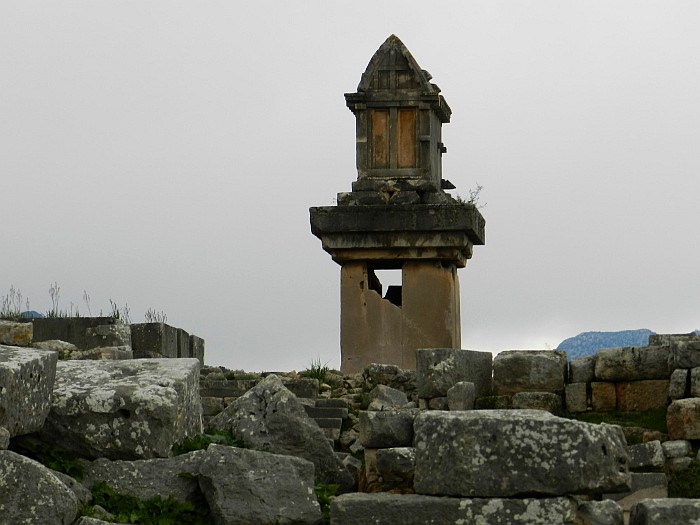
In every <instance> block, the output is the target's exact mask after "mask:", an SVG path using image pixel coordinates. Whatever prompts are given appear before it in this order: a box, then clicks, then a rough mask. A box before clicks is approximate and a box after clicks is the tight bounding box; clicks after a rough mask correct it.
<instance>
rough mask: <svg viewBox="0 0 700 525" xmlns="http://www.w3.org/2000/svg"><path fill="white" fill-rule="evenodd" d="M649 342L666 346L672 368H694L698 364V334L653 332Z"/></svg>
mask: <svg viewBox="0 0 700 525" xmlns="http://www.w3.org/2000/svg"><path fill="white" fill-rule="evenodd" d="M649 344H650V345H656V346H668V347H670V349H671V354H672V359H671V361H672V366H673V368H695V367H696V366H700V335H698V334H696V333H695V332H691V333H689V334H653V335H650V336H649Z"/></svg>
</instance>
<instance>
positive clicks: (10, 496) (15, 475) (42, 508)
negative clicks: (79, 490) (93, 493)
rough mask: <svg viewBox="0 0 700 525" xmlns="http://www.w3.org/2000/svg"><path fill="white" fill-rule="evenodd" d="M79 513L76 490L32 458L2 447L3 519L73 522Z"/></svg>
mask: <svg viewBox="0 0 700 525" xmlns="http://www.w3.org/2000/svg"><path fill="white" fill-rule="evenodd" d="M77 515H78V500H77V498H76V497H75V494H73V491H72V490H71V489H69V488H68V487H67V486H66V485H64V484H63V483H62V482H61V481H60V480H59V479H58V478H57V477H56V476H54V475H53V474H52V472H51V471H50V470H49V469H47V468H46V467H44V466H43V465H42V464H40V463H37V462H36V461H33V460H31V459H29V458H26V457H24V456H20V455H19V454H15V453H14V452H10V451H9V450H1V451H0V523H2V524H7V525H22V524H25V525H36V524H39V523H40V524H41V525H70V524H71V523H73V521H74V520H75V518H76V517H77Z"/></svg>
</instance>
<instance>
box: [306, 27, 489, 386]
mask: <svg viewBox="0 0 700 525" xmlns="http://www.w3.org/2000/svg"><path fill="white" fill-rule="evenodd" d="M430 78H431V77H430V74H429V73H428V72H427V71H425V70H423V69H421V68H420V66H419V65H418V64H417V63H416V61H415V59H414V58H413V56H411V53H409V51H408V49H406V47H405V46H404V45H403V43H402V42H401V41H400V40H399V39H398V38H397V37H396V36H394V35H392V36H390V37H389V38H388V39H387V40H386V41H385V42H384V43H383V44H382V45H381V47H380V48H379V49H378V50H377V52H376V53H375V54H374V56H373V57H372V59H371V60H370V62H369V65H368V66H367V70H366V71H365V72H364V74H363V75H362V78H361V79H360V84H359V86H358V87H357V93H347V94H346V95H345V100H346V103H347V105H348V108H350V111H352V112H353V114H354V115H355V120H356V136H357V180H356V181H355V182H353V184H352V191H351V192H348V193H339V194H338V201H337V202H338V204H337V206H324V207H316V208H311V209H310V214H311V231H312V233H313V234H314V235H316V236H317V237H319V238H320V239H321V242H322V245H323V249H324V250H326V251H327V252H328V253H330V255H331V257H333V260H334V261H335V262H337V263H338V264H340V267H341V273H340V302H341V314H340V316H341V320H340V346H341V370H342V371H343V372H346V373H352V372H356V371H359V370H362V368H363V367H364V366H366V365H367V364H369V363H385V364H394V365H398V366H399V367H401V368H415V366H416V349H418V348H460V345H461V337H460V313H459V281H458V278H457V269H458V268H463V267H464V266H465V265H466V264H467V260H468V259H470V258H471V256H472V247H473V245H475V244H484V227H485V224H486V223H485V221H484V218H483V217H482V216H481V213H479V210H478V209H477V208H476V206H475V205H474V204H471V203H464V202H462V201H458V200H454V199H453V198H452V197H451V196H450V195H449V194H448V193H446V192H445V191H444V190H445V189H453V188H454V186H453V185H452V184H451V183H450V182H449V181H447V180H444V179H443V178H442V154H443V153H445V152H446V151H447V149H446V148H445V146H444V144H443V143H442V137H441V128H442V124H443V123H447V122H449V121H450V114H451V110H450V107H449V106H448V105H447V102H445V99H444V98H443V97H442V95H440V89H439V88H438V87H437V86H436V85H435V84H431V83H430ZM386 269H394V270H398V271H400V273H401V286H390V287H389V288H388V289H386V290H385V289H384V287H383V285H382V283H381V282H380V281H379V279H378V277H377V275H376V273H375V272H376V271H377V270H386Z"/></svg>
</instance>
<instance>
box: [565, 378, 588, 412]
mask: <svg viewBox="0 0 700 525" xmlns="http://www.w3.org/2000/svg"><path fill="white" fill-rule="evenodd" d="M565 399H566V409H567V410H568V411H569V412H571V413H575V412H585V411H586V410H588V389H587V388H586V383H569V384H568V385H566V392H565Z"/></svg>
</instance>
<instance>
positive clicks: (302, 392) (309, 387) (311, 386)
mask: <svg viewBox="0 0 700 525" xmlns="http://www.w3.org/2000/svg"><path fill="white" fill-rule="evenodd" d="M282 383H284V386H285V388H287V389H288V390H289V391H290V392H291V393H292V394H294V395H295V396H297V397H301V398H306V399H316V397H318V389H319V384H318V379H313V378H310V377H299V378H284V379H282Z"/></svg>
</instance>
